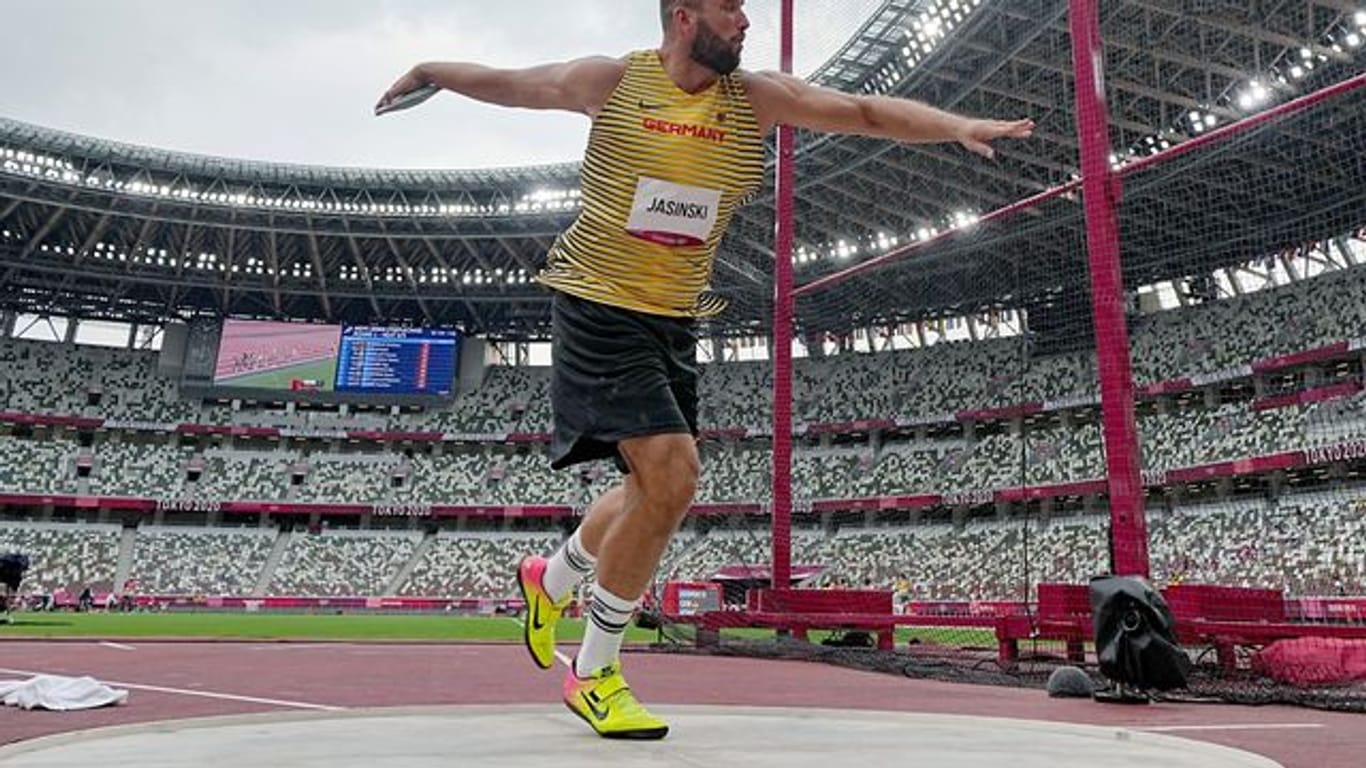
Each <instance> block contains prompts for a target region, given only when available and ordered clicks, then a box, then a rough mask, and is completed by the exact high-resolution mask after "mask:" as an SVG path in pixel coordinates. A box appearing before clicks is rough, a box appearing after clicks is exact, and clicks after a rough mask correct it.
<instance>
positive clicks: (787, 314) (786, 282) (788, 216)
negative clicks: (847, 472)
mask: <svg viewBox="0 0 1366 768" xmlns="http://www.w3.org/2000/svg"><path fill="white" fill-rule="evenodd" d="M792 3H793V0H782V31H781V37H782V62H781V66H782V71H783V72H786V73H788V74H791V73H792ZM796 139H797V136H796V132H795V131H794V130H793V129H792V127H791V126H788V125H782V126H779V127H778V165H777V170H776V173H777V196H776V200H775V202H776V204H777V211H776V215H775V216H774V232H773V239H774V243H773V350H772V355H773V574H772V576H773V582H772V583H773V587H774V588H775V589H786V588H787V587H789V586H791V584H792V303H793V300H792V244H793V222H792V210H793V197H794V195H793V192H794V190H793V184H794V183H795V180H796V173H795V169H794V168H793V165H794V164H795V162H796Z"/></svg>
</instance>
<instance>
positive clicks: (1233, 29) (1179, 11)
mask: <svg viewBox="0 0 1366 768" xmlns="http://www.w3.org/2000/svg"><path fill="white" fill-rule="evenodd" d="M1125 2H1126V3H1128V4H1130V5H1133V6H1134V7H1137V8H1143V9H1145V10H1149V11H1153V12H1155V13H1160V14H1166V15H1169V16H1173V17H1175V18H1176V19H1178V20H1179V21H1181V22H1182V23H1192V22H1194V23H1196V24H1199V25H1201V26H1204V27H1209V28H1211V29H1214V30H1216V31H1219V32H1225V33H1236V34H1238V35H1240V36H1242V37H1245V38H1247V39H1249V40H1255V41H1257V42H1261V43H1266V44H1268V45H1274V46H1280V47H1282V48H1287V49H1288V48H1308V49H1309V50H1310V51H1312V52H1313V53H1314V54H1315V55H1317V56H1325V57H1327V58H1329V59H1332V60H1334V61H1337V62H1339V63H1350V62H1351V60H1352V57H1351V56H1349V55H1347V54H1346V53H1340V52H1338V51H1334V50H1333V49H1332V48H1329V47H1328V46H1325V45H1323V44H1321V43H1319V42H1318V41H1317V40H1314V39H1308V40H1301V39H1297V38H1295V37H1292V36H1290V35H1286V34H1282V33H1280V32H1276V31H1274V30H1270V29H1263V28H1260V27H1254V26H1252V25H1250V24H1245V23H1243V22H1240V21H1237V20H1236V19H1233V18H1229V17H1227V16H1225V17H1221V18H1214V17H1213V16H1210V15H1208V14H1198V13H1190V12H1189V11H1188V10H1186V8H1185V7H1184V6H1176V7H1166V6H1163V5H1161V4H1160V3H1156V2H1152V1H1151V0H1125Z"/></svg>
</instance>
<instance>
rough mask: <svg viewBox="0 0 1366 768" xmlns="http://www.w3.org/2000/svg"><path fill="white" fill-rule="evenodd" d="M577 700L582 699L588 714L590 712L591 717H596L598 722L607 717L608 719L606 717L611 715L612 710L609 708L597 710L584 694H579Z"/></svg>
mask: <svg viewBox="0 0 1366 768" xmlns="http://www.w3.org/2000/svg"><path fill="white" fill-rule="evenodd" d="M579 698H581V699H583V703H584V705H585V706H587V707H588V711H589V712H592V713H593V717H596V718H597V719H598V722H602V721H603V720H606V719H607V717H608V715H611V714H612V708H611V707H605V708H603V709H598V708H597V707H595V706H593V700H592V699H590V698H588V694H586V693H581V694H579Z"/></svg>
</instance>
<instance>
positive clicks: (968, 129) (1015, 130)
mask: <svg viewBox="0 0 1366 768" xmlns="http://www.w3.org/2000/svg"><path fill="white" fill-rule="evenodd" d="M1033 135H1034V121H1033V120H966V121H964V123H963V130H962V133H961V134H960V135H959V137H958V143H959V144H962V145H963V146H964V147H966V148H967V149H968V151H969V152H976V153H977V154H979V155H981V156H982V157H985V158H987V159H988V160H990V159H992V158H994V157H995V156H996V151H995V150H994V149H992V148H991V142H993V141H995V140H996V139H1027V138H1029V137H1030V136H1033Z"/></svg>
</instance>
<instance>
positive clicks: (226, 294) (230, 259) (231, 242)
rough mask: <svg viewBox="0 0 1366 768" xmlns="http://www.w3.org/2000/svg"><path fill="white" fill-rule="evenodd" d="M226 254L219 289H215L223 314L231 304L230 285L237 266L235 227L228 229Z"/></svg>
mask: <svg viewBox="0 0 1366 768" xmlns="http://www.w3.org/2000/svg"><path fill="white" fill-rule="evenodd" d="M225 253H226V256H225V257H224V258H225V261H224V264H223V274H222V276H221V277H220V278H219V283H220V286H221V287H220V289H219V290H218V291H216V293H217V295H218V297H219V300H218V306H219V310H220V311H221V312H222V313H223V314H225V315H226V314H227V313H228V307H229V306H231V305H232V285H233V275H234V274H235V268H236V266H237V228H236V227H232V228H229V229H228V243H227V249H226V251H225Z"/></svg>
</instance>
